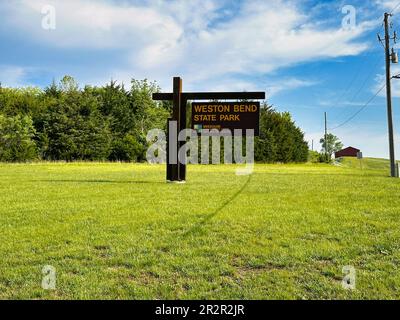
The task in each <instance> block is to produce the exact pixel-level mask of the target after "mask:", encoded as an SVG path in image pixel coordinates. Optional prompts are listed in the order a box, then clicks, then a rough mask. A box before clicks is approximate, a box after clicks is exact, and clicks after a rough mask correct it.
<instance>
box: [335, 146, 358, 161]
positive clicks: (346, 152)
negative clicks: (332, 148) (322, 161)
mask: <svg viewBox="0 0 400 320" xmlns="http://www.w3.org/2000/svg"><path fill="white" fill-rule="evenodd" d="M359 152H360V150H359V149H356V148H353V147H348V148H346V149H343V150H340V151H338V152H335V158H336V159H337V158H342V157H354V158H357V154H358V153H359Z"/></svg>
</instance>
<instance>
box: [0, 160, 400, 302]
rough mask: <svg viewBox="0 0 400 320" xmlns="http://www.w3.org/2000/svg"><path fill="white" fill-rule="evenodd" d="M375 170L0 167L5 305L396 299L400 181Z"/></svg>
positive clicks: (375, 165) (0, 273)
mask: <svg viewBox="0 0 400 320" xmlns="http://www.w3.org/2000/svg"><path fill="white" fill-rule="evenodd" d="M365 166H366V167H367V166H368V168H372V169H373V170H371V169H369V170H363V171H361V170H360V169H359V168H358V166H357V163H356V162H353V160H352V159H346V160H345V161H344V164H343V167H339V166H333V165H311V164H305V165H257V166H256V168H255V172H254V174H253V175H252V176H250V177H246V176H236V175H235V171H234V169H235V167H234V166H190V167H189V168H188V182H187V184H185V185H170V184H166V183H165V182H164V177H165V168H164V167H163V166H149V165H140V164H136V165H133V164H83V163H75V164H31V165H0V202H1V206H0V298H1V299H7V298H18V299H37V298H44V299H90V298H91V299H187V298H193V299H279V298H286V299H329V298H333V299H342V298H343V299H351V298H366V299H379V298H391V299H395V298H397V299H398V298H400V270H399V266H400V250H399V249H400V197H399V196H398V194H399V191H400V180H398V179H390V178H388V177H387V175H388V172H387V171H386V170H383V169H385V164H384V163H382V162H381V161H378V160H375V159H371V160H369V159H368V160H366V164H365ZM45 265H51V266H54V267H55V268H56V271H57V287H56V290H54V291H46V290H43V289H42V287H41V281H42V276H43V275H42V268H43V267H44V266H45ZM344 266H353V267H354V268H355V269H356V271H357V283H356V290H354V291H348V290H345V289H344V288H343V287H342V285H341V283H342V279H343V277H344V274H343V272H342V269H343V267H344Z"/></svg>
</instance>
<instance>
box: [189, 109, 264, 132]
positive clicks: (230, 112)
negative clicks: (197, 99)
mask: <svg viewBox="0 0 400 320" xmlns="http://www.w3.org/2000/svg"><path fill="white" fill-rule="evenodd" d="M259 127H260V103H259V102H211V103H210V102H204V103H192V128H193V129H194V130H196V131H198V132H201V131H202V130H206V129H208V130H212V129H216V130H219V131H221V130H223V129H228V130H231V131H232V133H233V131H234V130H235V129H241V130H243V132H242V133H243V134H246V129H253V130H254V135H255V136H258V135H259V134H260V128H259Z"/></svg>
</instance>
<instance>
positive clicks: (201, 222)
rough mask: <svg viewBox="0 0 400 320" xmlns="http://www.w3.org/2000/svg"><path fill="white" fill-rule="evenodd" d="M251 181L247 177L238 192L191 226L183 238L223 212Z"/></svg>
mask: <svg viewBox="0 0 400 320" xmlns="http://www.w3.org/2000/svg"><path fill="white" fill-rule="evenodd" d="M250 181H251V175H249V178H248V179H247V181H246V183H245V184H244V185H243V186H242V187H241V188H240V190H238V191H237V192H235V193H234V194H233V195H232V196H231V197H230V198H229V199H227V200H226V201H225V202H224V203H223V204H222V205H221V206H219V207H218V208H217V209H216V210H215V211H214V212H212V213H210V214H208V215H207V216H205V217H204V218H203V219H202V220H201V221H200V222H198V223H197V224H196V225H195V226H193V227H192V228H191V229H190V230H188V231H187V232H185V233H184V234H183V237H184V238H186V237H188V236H190V235H191V234H194V233H196V232H198V231H200V229H201V228H202V227H203V226H204V225H205V224H206V223H207V222H208V221H210V220H211V219H212V218H214V217H215V216H216V215H217V214H219V213H220V212H221V211H222V210H224V209H225V208H226V207H227V206H228V205H229V204H231V203H232V202H233V201H234V200H235V199H236V198H237V197H238V196H239V195H240V194H241V193H242V192H243V191H244V189H246V188H247V186H248V185H249V183H250Z"/></svg>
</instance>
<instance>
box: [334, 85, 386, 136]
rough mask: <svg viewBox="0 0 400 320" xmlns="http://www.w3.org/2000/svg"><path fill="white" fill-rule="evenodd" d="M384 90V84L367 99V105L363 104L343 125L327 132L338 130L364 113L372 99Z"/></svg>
mask: <svg viewBox="0 0 400 320" xmlns="http://www.w3.org/2000/svg"><path fill="white" fill-rule="evenodd" d="M384 88H386V84H384V85H383V86H382V87H381V88H380V89H379V90H378V91H377V92H376V93H375V94H374V95H373V96H372V97H371V99H369V100H368V101H367V103H365V104H364V105H363V106H362V107H361V108H360V109H359V110H358V111H357V112H356V113H354V114H353V115H352V116H351V117H350V118H348V119H347V120H346V121H344V122H343V123H341V124H340V125H338V126H337V127H334V128H332V129H329V130H330V131H333V130H336V129H339V128H341V127H343V126H345V125H346V124H348V123H349V122H350V121H351V120H353V119H354V118H355V117H357V116H358V115H359V114H360V113H361V112H362V111H364V110H365V108H367V107H368V106H369V105H370V103H371V102H372V101H374V99H375V98H376V97H377V96H378V94H379V93H381V91H382V90H383V89H384Z"/></svg>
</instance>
